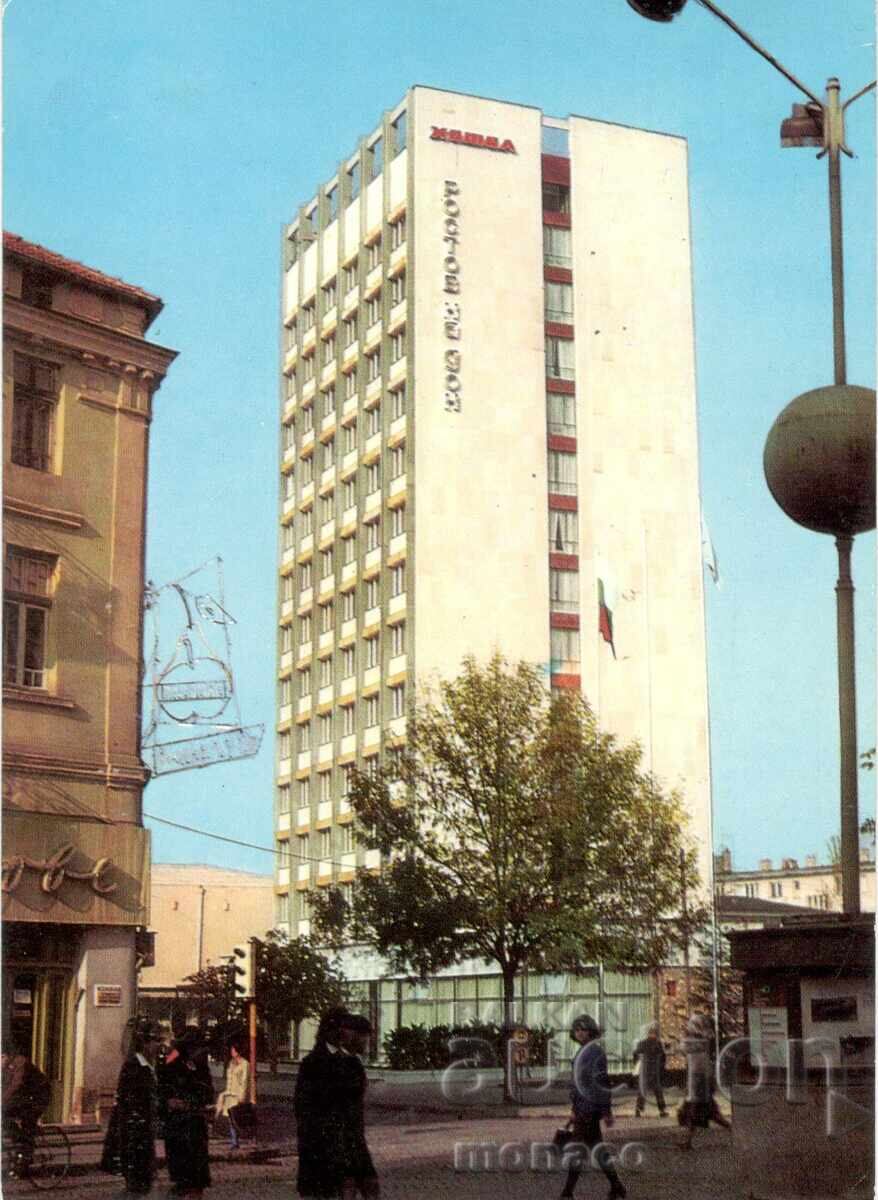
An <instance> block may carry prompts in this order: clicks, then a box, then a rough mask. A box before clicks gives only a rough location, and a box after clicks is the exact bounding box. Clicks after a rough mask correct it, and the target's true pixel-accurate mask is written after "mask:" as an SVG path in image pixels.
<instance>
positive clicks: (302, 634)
mask: <svg viewBox="0 0 878 1200" xmlns="http://www.w3.org/2000/svg"><path fill="white" fill-rule="evenodd" d="M310 641H311V614H310V613H306V614H305V615H304V617H299V645H300V646H304V645H306V643H308V642H310Z"/></svg>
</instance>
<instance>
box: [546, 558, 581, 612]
mask: <svg viewBox="0 0 878 1200" xmlns="http://www.w3.org/2000/svg"><path fill="white" fill-rule="evenodd" d="M549 607H550V608H552V609H554V610H555V611H556V612H579V572H578V571H557V570H555V568H554V567H552V568H551V570H550V571H549Z"/></svg>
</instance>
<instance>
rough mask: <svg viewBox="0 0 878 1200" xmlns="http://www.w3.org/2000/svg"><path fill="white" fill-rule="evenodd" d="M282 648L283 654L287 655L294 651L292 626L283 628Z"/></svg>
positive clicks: (281, 634) (281, 636)
mask: <svg viewBox="0 0 878 1200" xmlns="http://www.w3.org/2000/svg"><path fill="white" fill-rule="evenodd" d="M280 648H281V653H282V654H286V653H287V651H289V650H292V648H293V628H292V626H291V625H282V626H281V631H280Z"/></svg>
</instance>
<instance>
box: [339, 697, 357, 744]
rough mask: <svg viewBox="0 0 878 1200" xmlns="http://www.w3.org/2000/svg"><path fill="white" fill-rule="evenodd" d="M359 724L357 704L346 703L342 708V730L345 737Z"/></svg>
mask: <svg viewBox="0 0 878 1200" xmlns="http://www.w3.org/2000/svg"><path fill="white" fill-rule="evenodd" d="M356 725H357V706H356V705H355V704H346V705H345V707H344V708H343V709H342V710H341V732H342V736H343V737H349V736H350V734H352V733H353V732H354V731H355V729H356Z"/></svg>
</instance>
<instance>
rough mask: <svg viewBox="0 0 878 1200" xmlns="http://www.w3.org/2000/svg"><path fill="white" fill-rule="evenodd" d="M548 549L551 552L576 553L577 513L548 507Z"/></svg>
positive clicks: (577, 542) (577, 551)
mask: <svg viewBox="0 0 878 1200" xmlns="http://www.w3.org/2000/svg"><path fill="white" fill-rule="evenodd" d="M549 550H550V552H551V553H552V554H578V553H579V528H578V522H577V514H576V513H575V512H567V511H566V510H565V509H558V508H550V509H549Z"/></svg>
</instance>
